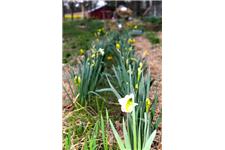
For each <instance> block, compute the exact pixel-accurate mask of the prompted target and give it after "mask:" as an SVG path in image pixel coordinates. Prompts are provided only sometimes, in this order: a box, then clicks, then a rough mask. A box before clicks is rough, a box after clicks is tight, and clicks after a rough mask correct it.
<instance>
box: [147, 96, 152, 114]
mask: <svg viewBox="0 0 225 150" xmlns="http://www.w3.org/2000/svg"><path fill="white" fill-rule="evenodd" d="M150 107H151V100H150V99H149V98H146V112H148V111H149V108H150Z"/></svg>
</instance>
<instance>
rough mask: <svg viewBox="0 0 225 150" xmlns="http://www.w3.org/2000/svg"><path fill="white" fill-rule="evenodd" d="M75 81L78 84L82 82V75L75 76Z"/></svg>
mask: <svg viewBox="0 0 225 150" xmlns="http://www.w3.org/2000/svg"><path fill="white" fill-rule="evenodd" d="M74 83H75V84H77V85H79V84H80V77H79V76H75V78H74Z"/></svg>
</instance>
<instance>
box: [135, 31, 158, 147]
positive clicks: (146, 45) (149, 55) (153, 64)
mask: <svg viewBox="0 0 225 150" xmlns="http://www.w3.org/2000/svg"><path fill="white" fill-rule="evenodd" d="M158 36H159V37H160V39H162V33H161V32H160V33H158ZM134 46H135V47H136V53H137V54H138V55H139V56H140V57H141V58H143V59H145V61H146V62H147V64H148V66H149V69H150V73H151V77H152V78H153V79H154V80H155V82H154V84H153V86H152V87H151V92H150V98H151V99H153V98H154V91H155V90H156V91H157V94H158V98H159V107H158V110H157V111H158V112H159V109H160V108H161V107H162V47H161V45H152V44H151V43H150V42H149V40H148V39H146V38H145V37H143V36H139V37H136V38H135V43H134ZM161 128H162V125H160V126H159V130H158V131H157V136H156V138H155V140H154V145H153V146H152V148H151V150H161V138H162V130H161Z"/></svg>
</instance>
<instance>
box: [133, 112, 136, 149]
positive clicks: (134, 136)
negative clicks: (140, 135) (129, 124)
mask: <svg viewBox="0 0 225 150" xmlns="http://www.w3.org/2000/svg"><path fill="white" fill-rule="evenodd" d="M132 115H133V116H132V118H133V139H134V150H137V140H136V138H137V136H136V133H137V132H136V120H135V109H134V111H133V114H132Z"/></svg>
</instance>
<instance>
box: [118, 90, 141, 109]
mask: <svg viewBox="0 0 225 150" xmlns="http://www.w3.org/2000/svg"><path fill="white" fill-rule="evenodd" d="M119 103H120V105H121V110H122V112H126V113H130V112H132V111H133V110H134V107H135V106H136V105H138V104H137V103H135V102H134V94H133V93H131V94H130V95H126V96H125V97H124V98H120V99H119Z"/></svg>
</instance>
